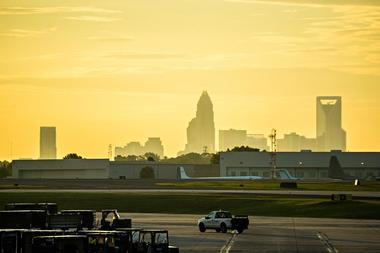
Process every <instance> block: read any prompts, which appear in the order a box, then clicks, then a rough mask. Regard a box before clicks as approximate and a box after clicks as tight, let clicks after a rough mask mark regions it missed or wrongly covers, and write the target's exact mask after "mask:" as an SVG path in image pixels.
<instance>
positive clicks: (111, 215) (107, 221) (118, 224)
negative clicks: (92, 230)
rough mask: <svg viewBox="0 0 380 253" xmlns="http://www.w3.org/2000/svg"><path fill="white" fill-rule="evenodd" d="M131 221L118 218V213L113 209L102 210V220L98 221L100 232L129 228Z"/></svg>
mask: <svg viewBox="0 0 380 253" xmlns="http://www.w3.org/2000/svg"><path fill="white" fill-rule="evenodd" d="M131 227H132V220H131V219H122V218H120V215H119V213H118V212H117V210H115V209H110V210H102V219H101V220H100V229H101V230H113V229H118V228H131Z"/></svg>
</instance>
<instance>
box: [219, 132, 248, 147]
mask: <svg viewBox="0 0 380 253" xmlns="http://www.w3.org/2000/svg"><path fill="white" fill-rule="evenodd" d="M246 140H247V131H246V130H236V129H229V130H219V150H220V151H222V150H224V151H225V150H227V149H232V148H234V147H240V146H242V145H244V144H245V143H246Z"/></svg>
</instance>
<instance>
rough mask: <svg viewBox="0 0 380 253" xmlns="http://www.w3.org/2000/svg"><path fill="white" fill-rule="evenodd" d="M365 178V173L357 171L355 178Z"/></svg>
mask: <svg viewBox="0 0 380 253" xmlns="http://www.w3.org/2000/svg"><path fill="white" fill-rule="evenodd" d="M362 176H363V172H361V171H355V177H359V178H361V177H362Z"/></svg>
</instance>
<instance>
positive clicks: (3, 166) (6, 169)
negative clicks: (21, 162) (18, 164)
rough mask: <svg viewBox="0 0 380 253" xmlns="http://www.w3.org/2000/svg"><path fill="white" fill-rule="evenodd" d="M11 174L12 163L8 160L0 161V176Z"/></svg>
mask: <svg viewBox="0 0 380 253" xmlns="http://www.w3.org/2000/svg"><path fill="white" fill-rule="evenodd" d="M11 175H12V163H10V162H8V161H0V178H4V177H8V176H11Z"/></svg>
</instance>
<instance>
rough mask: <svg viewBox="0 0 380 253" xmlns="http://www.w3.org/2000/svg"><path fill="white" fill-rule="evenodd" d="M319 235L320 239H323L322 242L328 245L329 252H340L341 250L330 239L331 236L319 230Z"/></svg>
mask: <svg viewBox="0 0 380 253" xmlns="http://www.w3.org/2000/svg"><path fill="white" fill-rule="evenodd" d="M317 237H318V238H319V240H320V241H321V243H322V244H323V245H324V246H325V247H326V250H327V251H328V252H329V253H339V250H337V249H336V248H335V247H334V246H333V245H332V244H331V242H330V241H329V238H328V236H327V235H326V234H324V233H322V232H318V233H317Z"/></svg>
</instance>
